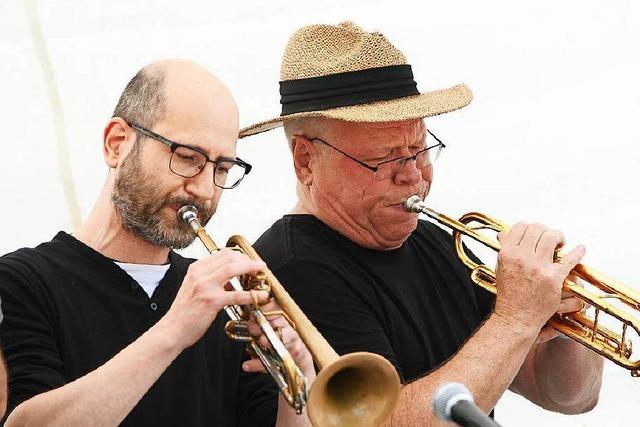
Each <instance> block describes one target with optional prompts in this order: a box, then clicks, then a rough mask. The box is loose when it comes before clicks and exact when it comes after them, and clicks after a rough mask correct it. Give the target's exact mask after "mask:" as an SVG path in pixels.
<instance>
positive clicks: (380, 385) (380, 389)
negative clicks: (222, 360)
mask: <svg viewBox="0 0 640 427" xmlns="http://www.w3.org/2000/svg"><path fill="white" fill-rule="evenodd" d="M178 217H179V218H180V220H182V221H184V222H186V223H188V224H190V225H191V227H192V229H193V230H194V232H195V233H196V235H197V236H198V237H199V238H200V240H201V241H202V243H203V244H204V245H205V246H206V247H207V249H208V250H209V251H210V252H214V251H217V250H219V248H218V246H216V244H215V243H214V242H213V240H212V239H211V237H209V235H208V234H207V233H206V231H205V230H204V227H202V225H200V223H199V221H198V218H197V210H196V208H195V207H193V206H190V205H187V206H184V207H183V208H182V209H180V211H179V212H178ZM226 246H227V247H230V248H232V249H234V250H238V251H240V252H242V253H244V254H245V255H247V256H248V257H249V258H251V259H254V260H260V256H259V255H258V254H257V253H256V251H255V249H254V248H253V247H252V246H251V244H249V242H248V241H247V240H246V239H245V238H244V237H242V236H237V235H236V236H232V237H231V238H230V239H229V240H228V242H227V245H226ZM239 283H240V285H239V287H238V288H236V285H233V283H232V286H234V289H236V290H243V289H244V290H250V289H261V290H268V291H270V292H271V294H272V295H273V297H274V299H275V300H276V302H277V303H278V305H279V306H280V307H281V308H282V313H281V314H283V316H284V317H285V318H286V319H287V320H288V321H289V322H290V323H292V325H295V329H296V332H297V333H298V334H299V335H300V338H301V339H302V341H303V342H304V343H305V345H306V346H307V348H308V349H309V352H310V353H311V355H312V356H313V360H314V361H315V363H316V366H317V367H318V369H319V372H318V374H317V376H316V379H315V381H314V383H313V385H312V387H311V389H310V391H309V392H308V393H307V390H306V378H305V377H304V376H303V375H302V373H301V371H300V369H299V368H298V367H297V366H296V365H295V362H294V361H293V358H292V357H291V355H290V354H289V352H288V351H287V349H286V347H285V346H284V344H282V342H281V340H280V339H279V337H278V336H277V334H276V333H275V332H274V331H273V329H272V328H271V326H270V324H269V322H268V320H267V318H266V317H267V316H268V315H270V314H274V313H263V312H262V311H261V310H260V308H259V307H235V306H234V307H231V308H230V310H231V312H232V313H234V315H235V316H237V318H235V319H234V317H232V316H231V315H230V316H229V317H231V319H232V322H233V321H234V320H236V321H237V320H240V319H244V320H247V319H248V317H249V316H252V317H254V318H255V319H256V321H258V324H259V325H260V327H261V329H262V331H263V333H264V334H265V336H266V337H267V339H268V340H269V342H270V344H271V347H272V349H271V350H263V349H262V348H260V346H258V345H257V344H256V342H255V341H254V340H253V338H250V337H247V336H245V334H244V333H242V332H241V333H240V334H239V336H238V337H236V336H235V332H236V331H237V330H238V329H240V330H241V329H242V327H240V328H237V327H234V328H230V329H233V332H232V333H229V331H227V332H228V335H229V336H230V337H231V338H233V339H240V340H242V341H247V342H249V343H250V345H251V346H252V348H253V349H254V351H255V352H256V354H257V356H258V357H259V358H260V360H261V361H262V363H263V365H265V368H266V369H267V370H268V371H269V373H270V374H271V376H272V377H273V378H274V380H275V381H276V383H277V384H278V387H279V388H280V391H281V393H282V395H283V396H284V397H285V398H286V399H287V401H288V402H289V404H290V405H291V406H292V407H294V408H295V409H296V411H298V413H300V412H301V411H302V408H303V407H304V406H305V405H306V406H307V413H308V415H309V419H310V420H311V422H312V424H313V425H314V426H323V427H324V426H329V427H331V426H336V427H338V426H345V427H346V426H377V425H380V424H381V423H383V422H384V421H385V420H386V419H387V418H389V416H390V415H391V413H392V412H393V409H394V408H395V405H396V403H397V401H398V398H399V396H400V380H399V378H398V374H397V372H396V370H395V368H394V367H393V365H392V364H391V363H390V362H389V361H388V360H387V359H385V358H384V357H382V356H380V355H377V354H373V353H367V352H356V353H349V354H345V355H343V356H339V355H338V354H337V353H336V352H335V350H334V349H333V348H332V347H331V346H330V345H329V343H328V342H327V340H325V338H324V337H323V336H322V335H321V334H320V332H318V330H317V329H316V328H315V326H314V325H313V324H312V323H311V321H310V320H309V319H308V318H307V316H305V314H304V313H303V312H302V310H301V309H300V307H298V305H297V304H296V303H295V301H293V299H292V298H291V296H290V295H289V293H288V292H287V291H286V290H285V289H284V287H283V286H282V285H281V284H280V282H279V281H278V279H277V278H276V277H275V276H274V275H273V273H272V272H271V270H269V269H268V268H266V269H265V270H264V271H261V272H260V273H258V274H256V275H246V276H243V277H241V278H240V280H239ZM227 313H229V310H227ZM260 318H262V319H264V327H263V324H262V323H261V322H260V320H259V319H260ZM236 325H237V324H236Z"/></svg>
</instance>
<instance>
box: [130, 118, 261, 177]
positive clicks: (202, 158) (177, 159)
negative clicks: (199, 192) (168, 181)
mask: <svg viewBox="0 0 640 427" xmlns="http://www.w3.org/2000/svg"><path fill="white" fill-rule="evenodd" d="M129 126H131V127H132V128H134V129H135V130H137V131H138V132H140V133H141V134H143V135H144V136H147V137H149V138H151V139H155V140H156V141H159V142H161V143H163V144H164V145H166V146H168V147H169V149H171V158H170V159H169V170H170V171H171V172H173V173H175V174H176V175H179V176H181V177H183V178H193V177H194V176H196V175H198V174H199V173H200V172H202V170H203V169H204V168H205V166H206V165H207V163H212V164H213V183H214V185H215V186H216V187H220V188H225V189H231V188H235V187H237V186H238V184H240V181H242V179H243V178H244V176H245V175H246V174H248V173H249V172H251V165H250V164H249V163H247V162H245V161H244V160H242V159H240V158H238V157H236V158H235V159H233V158H229V157H220V158H218V159H216V160H211V159H210V158H209V156H207V155H206V154H205V153H203V152H202V151H201V150H199V149H197V148H195V147H189V146H188V145H184V144H179V143H177V142H173V141H171V140H170V139H167V138H165V137H164V136H162V135H160V134H157V133H155V132H153V131H151V130H149V129H147V128H145V127H142V126H140V125H137V124H135V123H129Z"/></svg>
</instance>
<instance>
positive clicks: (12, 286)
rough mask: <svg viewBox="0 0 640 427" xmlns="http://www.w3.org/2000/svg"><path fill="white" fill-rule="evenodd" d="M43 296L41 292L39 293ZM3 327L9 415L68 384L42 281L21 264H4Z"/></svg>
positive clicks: (0, 266)
mask: <svg viewBox="0 0 640 427" xmlns="http://www.w3.org/2000/svg"><path fill="white" fill-rule="evenodd" d="M36 290H38V291H40V292H38V291H36ZM0 297H1V298H2V305H3V311H4V319H3V322H2V324H1V325H0V341H1V342H2V346H3V350H4V354H5V359H6V363H7V369H8V377H9V382H8V389H9V390H8V391H9V400H8V404H7V415H8V414H9V413H10V412H11V411H12V410H13V409H15V407H16V406H18V405H19V404H20V403H22V402H23V401H25V400H28V399H29V398H31V397H33V396H35V395H37V394H40V393H43V392H46V391H48V390H51V389H54V388H57V387H60V386H62V385H64V384H65V382H66V381H65V376H64V367H63V363H62V360H61V358H60V355H59V352H58V347H57V345H56V340H55V329H54V327H53V322H52V320H53V318H54V314H53V310H52V309H51V306H50V304H47V300H46V293H44V292H43V291H42V288H39V279H38V278H37V276H36V275H35V274H33V273H32V272H31V271H30V269H29V268H28V267H26V265H25V264H22V263H21V262H19V261H17V260H8V259H7V258H6V257H5V258H4V259H2V260H0Z"/></svg>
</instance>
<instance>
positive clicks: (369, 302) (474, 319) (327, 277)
mask: <svg viewBox="0 0 640 427" xmlns="http://www.w3.org/2000/svg"><path fill="white" fill-rule="evenodd" d="M255 248H256V250H257V251H258V253H259V254H260V255H261V256H262V257H263V259H264V260H265V262H266V263H267V264H268V265H269V268H270V269H271V270H272V271H273V273H274V274H275V275H276V277H278V279H279V280H280V281H281V282H282V284H283V285H284V286H285V287H286V289H287V290H288V292H289V293H290V294H291V297H292V298H293V299H294V300H295V301H296V303H297V304H298V305H299V306H300V308H301V309H302V311H303V312H304V313H305V314H306V315H307V317H309V319H310V320H311V322H312V323H314V325H315V326H316V327H317V328H318V330H319V331H320V332H321V333H322V334H323V335H324V337H325V338H326V339H327V340H328V341H329V343H330V344H331V345H332V346H333V347H334V349H335V350H336V351H337V352H338V353H339V354H344V353H351V352H354V351H369V352H373V353H377V354H380V355H382V356H384V357H386V358H387V359H388V360H389V361H391V362H392V363H393V364H394V365H395V367H396V369H397V370H398V373H399V374H400V377H401V379H402V381H403V382H410V381H412V380H414V379H416V378H418V377H420V376H423V375H424V374H425V373H427V372H429V371H431V370H433V369H434V368H436V367H438V365H440V364H442V363H443V362H445V361H446V360H447V359H449V358H450V357H451V356H453V355H454V354H455V353H456V352H457V351H458V350H459V349H460V347H462V345H463V344H464V342H465V341H466V340H467V339H468V338H469V337H470V336H471V335H472V334H473V333H474V331H475V330H476V329H477V328H478V327H479V326H480V325H481V323H482V322H483V321H484V319H485V318H486V317H487V316H488V315H489V313H490V312H491V310H492V306H493V296H492V295H491V294H490V293H488V292H487V291H485V290H484V289H482V288H480V287H479V286H476V285H475V284H474V283H473V282H471V280H470V279H469V272H468V271H467V269H466V267H465V266H464V265H463V264H462V263H461V262H460V261H459V260H458V258H457V256H456V254H455V251H454V248H453V244H452V241H451V235H450V234H448V233H447V232H445V231H444V230H442V229H440V228H439V227H437V226H435V225H433V224H431V223H429V222H426V221H419V222H418V227H417V229H416V230H415V231H414V232H413V233H412V234H411V236H410V237H409V239H408V240H407V241H406V242H405V243H404V244H403V245H402V246H401V247H400V248H398V249H395V250H391V251H377V250H371V249H367V248H363V247H361V246H358V245H356V244H355V243H353V242H352V241H350V240H349V239H347V238H346V237H345V236H343V235H341V234H340V233H338V232H337V231H335V230H333V229H331V228H330V227H328V226H327V225H325V224H324V223H323V222H321V221H320V220H319V219H317V218H315V217H314V216H311V215H286V216H284V217H283V218H282V219H280V220H279V221H277V222H276V223H275V224H274V225H273V226H272V227H271V228H270V229H269V230H267V231H266V232H265V233H264V234H263V235H262V236H261V237H260V239H258V241H257V242H256V244H255Z"/></svg>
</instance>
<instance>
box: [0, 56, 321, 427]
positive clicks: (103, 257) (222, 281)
mask: <svg viewBox="0 0 640 427" xmlns="http://www.w3.org/2000/svg"><path fill="white" fill-rule="evenodd" d="M237 133H238V112H237V108H236V105H235V102H234V101H233V98H232V97H231V94H230V93H229V91H228V90H227V88H226V87H225V86H224V85H223V84H222V83H221V82H220V81H219V80H218V79H217V78H215V77H214V76H213V75H211V74H210V73H209V72H208V71H207V70H205V69H204V68H202V67H200V66H198V65H196V64H194V63H191V62H187V61H180V60H169V61H161V62H157V63H153V64H151V65H149V66H147V67H145V68H143V69H142V70H141V71H140V72H139V73H138V74H137V75H136V76H135V77H134V78H133V79H132V80H131V81H130V82H129V84H128V85H127V87H126V89H125V90H124V92H123V94H122V96H121V98H120V101H119V102H118V105H117V107H116V109H115V112H114V115H113V118H112V119H111V120H110V121H109V122H108V123H107V125H106V127H105V129H104V138H103V154H104V159H105V162H106V164H107V165H108V167H109V173H108V175H107V179H106V183H105V185H104V188H103V190H102V192H101V194H100V196H99V199H98V202H97V203H96V205H95V207H94V209H93V210H92V212H91V213H90V215H89V216H88V218H87V219H86V220H85V221H84V222H83V223H82V225H81V226H80V227H79V228H78V229H77V230H75V231H74V232H73V234H67V233H65V232H59V233H58V234H57V235H56V236H55V237H54V238H53V240H52V241H50V242H47V243H43V244H41V245H39V246H38V247H36V248H34V249H26V248H25V249H20V250H18V251H16V252H14V253H11V254H8V255H5V256H4V257H2V258H1V259H0V295H1V297H2V300H3V303H4V308H5V322H4V323H3V324H2V326H1V328H0V336H1V338H2V343H3V345H4V349H5V352H6V357H7V362H8V367H9V376H10V390H9V396H10V398H9V412H10V415H9V417H8V419H7V422H6V425H8V426H9V425H11V426H13V425H37V426H47V425H64V426H75V425H83V426H84V425H100V426H106V425H113V426H115V425H118V424H122V425H132V426H145V425H149V426H150V425H166V426H177V425H180V426H205V425H207V426H210V425H273V424H274V423H276V421H277V424H278V425H307V422H308V419H307V417H306V415H302V416H297V415H296V414H295V412H294V411H293V409H291V408H290V407H289V406H288V405H287V404H286V403H285V401H284V399H283V398H282V397H280V398H279V400H278V397H277V389H276V388H275V385H274V384H273V381H272V379H271V377H270V376H268V375H264V374H261V373H260V374H258V373H257V372H261V371H263V368H262V366H261V365H260V362H259V361H257V360H255V359H252V360H246V359H247V358H246V357H245V353H244V349H245V348H244V345H242V344H239V343H236V342H234V341H231V340H229V339H228V338H227V337H226V336H225V332H224V324H225V321H226V314H225V313H224V312H222V313H221V310H222V309H223V307H225V306H227V305H235V304H240V305H247V304H253V303H256V300H257V302H259V303H261V304H265V308H266V309H267V310H273V309H277V306H276V304H275V303H274V302H273V301H271V302H268V299H269V296H268V295H267V293H266V292H264V291H261V292H257V291H256V292H253V291H251V292H245V291H238V292H236V291H233V290H227V289H226V284H227V283H228V281H229V279H230V278H232V277H234V276H237V275H241V274H246V273H252V272H256V271H259V270H260V269H262V268H263V267H264V264H263V263H262V262H258V261H252V260H250V259H249V258H248V257H246V256H244V255H242V254H239V253H237V252H233V251H231V250H229V249H223V250H221V251H219V252H217V253H215V254H213V255H210V256H208V257H206V258H203V259H201V260H199V261H195V262H194V260H190V259H185V258H183V257H181V256H180V255H178V254H176V253H175V252H174V251H173V250H172V249H173V248H184V247H186V246H187V245H189V244H190V243H191V242H192V241H193V240H194V236H193V232H192V230H191V229H190V228H189V227H188V226H187V225H185V224H182V223H181V222H179V221H178V219H177V211H178V210H179V209H180V207H181V206H183V205H185V204H192V205H194V206H196V207H197V208H198V211H199V216H200V218H199V219H200V221H201V222H202V223H203V224H206V223H207V221H208V220H209V219H210V218H211V216H212V215H213V214H214V212H215V210H216V205H217V203H218V200H219V199H220V196H221V193H222V189H223V188H234V187H235V186H236V185H238V184H239V182H240V180H242V178H243V177H244V175H245V174H246V173H247V172H249V170H250V166H249V164H248V163H246V162H244V161H242V160H241V159H239V158H237V157H236V138H237ZM270 321H271V324H272V326H274V328H276V329H278V330H279V333H280V335H281V336H282V340H283V342H284V343H285V346H286V347H287V348H288V349H289V351H290V352H291V353H292V355H293V357H294V359H295V361H296V364H297V365H298V366H299V367H300V368H301V369H302V371H303V373H304V374H306V375H307V378H308V379H309V380H311V381H312V380H313V378H314V372H313V363H312V360H311V356H310V354H309V353H308V351H307V350H306V348H305V347H304V345H303V344H302V342H301V341H300V339H299V337H298V335H297V334H296V332H295V331H294V330H293V329H292V328H291V327H289V326H288V324H287V323H286V322H285V321H284V319H283V318H282V317H279V316H276V317H272V318H271V319H270ZM250 331H251V333H252V334H253V335H254V336H260V335H259V332H258V328H257V325H256V324H255V323H251V324H250ZM260 339H261V340H262V342H263V344H265V343H266V340H265V339H264V337H261V338H260ZM276 417H277V420H276Z"/></svg>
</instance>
